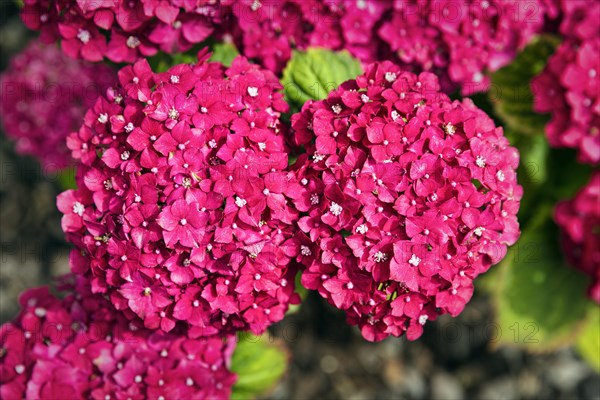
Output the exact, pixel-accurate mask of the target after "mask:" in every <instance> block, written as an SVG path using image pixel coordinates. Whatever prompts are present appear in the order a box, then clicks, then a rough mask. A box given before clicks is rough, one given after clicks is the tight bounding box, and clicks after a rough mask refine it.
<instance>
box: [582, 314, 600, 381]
mask: <svg viewBox="0 0 600 400" xmlns="http://www.w3.org/2000/svg"><path fill="white" fill-rule="evenodd" d="M577 350H578V351H579V354H581V356H582V357H583V358H584V359H585V360H586V361H587V362H588V363H589V364H590V365H591V366H592V367H593V368H594V369H595V370H596V371H598V372H600V307H599V306H598V305H597V304H592V305H591V306H590V310H589V312H588V321H587V324H586V325H585V328H584V330H583V332H581V335H579V338H578V339H577Z"/></svg>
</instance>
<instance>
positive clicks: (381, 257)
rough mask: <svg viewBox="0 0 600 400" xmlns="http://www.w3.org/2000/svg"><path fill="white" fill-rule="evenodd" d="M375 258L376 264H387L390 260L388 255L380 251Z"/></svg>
mask: <svg viewBox="0 0 600 400" xmlns="http://www.w3.org/2000/svg"><path fill="white" fill-rule="evenodd" d="M373 258H374V259H375V262H386V261H387V259H388V256H387V254H385V253H383V252H381V251H378V252H377V253H375V255H374V256H373Z"/></svg>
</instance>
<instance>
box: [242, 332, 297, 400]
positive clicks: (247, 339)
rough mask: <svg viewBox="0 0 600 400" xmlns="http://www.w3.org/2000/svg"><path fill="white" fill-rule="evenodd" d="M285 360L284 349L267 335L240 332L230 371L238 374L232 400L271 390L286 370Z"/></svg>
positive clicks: (243, 399)
mask: <svg viewBox="0 0 600 400" xmlns="http://www.w3.org/2000/svg"><path fill="white" fill-rule="evenodd" d="M287 363H288V355H287V353H286V351H285V350H284V348H283V347H282V345H280V344H279V343H277V342H273V341H272V337H271V336H269V335H268V334H264V335H261V336H254V335H252V334H249V333H244V332H242V333H240V334H239V335H238V344H237V347H236V349H235V352H234V353H233V357H232V360H231V370H232V371H233V372H235V373H236V374H237V375H238V379H237V382H236V383H235V385H234V386H233V391H232V394H231V399H232V400H248V399H253V398H255V397H257V396H258V395H261V394H265V393H266V392H268V391H270V390H271V389H272V388H273V387H274V386H275V384H276V383H277V382H278V381H279V380H280V379H281V377H282V376H283V374H284V373H285V370H286V368H287Z"/></svg>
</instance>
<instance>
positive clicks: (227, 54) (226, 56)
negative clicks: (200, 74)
mask: <svg viewBox="0 0 600 400" xmlns="http://www.w3.org/2000/svg"><path fill="white" fill-rule="evenodd" d="M206 46H208V47H210V50H211V52H212V55H211V57H210V61H215V62H220V63H223V65H225V66H226V67H229V66H230V65H231V62H232V61H233V59H234V58H235V57H236V56H237V55H238V54H239V52H238V51H237V48H236V47H235V46H234V45H233V44H230V43H216V42H215V43H211V42H210V41H205V42H203V43H200V44H198V45H196V46H194V47H193V48H192V49H191V50H188V51H186V52H185V53H175V54H167V53H164V52H162V51H160V52H158V53H157V54H156V55H155V56H152V57H149V58H148V62H149V63H150V67H152V70H153V71H155V72H165V71H167V70H168V69H169V68H171V67H172V66H174V65H177V64H193V63H195V62H197V61H198V51H199V50H200V49H202V48H204V47H206Z"/></svg>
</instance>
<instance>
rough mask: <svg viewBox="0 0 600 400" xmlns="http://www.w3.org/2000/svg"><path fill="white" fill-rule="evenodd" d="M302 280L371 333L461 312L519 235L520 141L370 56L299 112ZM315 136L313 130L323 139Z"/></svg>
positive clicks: (410, 331)
mask: <svg viewBox="0 0 600 400" xmlns="http://www.w3.org/2000/svg"><path fill="white" fill-rule="evenodd" d="M292 128H293V131H294V134H295V140H296V142H297V144H299V145H303V146H305V148H306V149H307V152H306V154H303V155H302V156H300V158H299V159H298V161H297V163H296V164H295V166H294V168H295V173H296V176H297V179H298V180H299V181H300V182H301V184H302V185H303V189H304V191H303V194H302V196H301V197H299V198H298V199H297V200H296V202H295V204H296V207H297V208H298V210H300V211H302V212H303V215H302V216H301V218H300V220H299V222H298V226H299V228H300V230H301V231H302V233H299V234H298V236H297V237H296V241H297V245H298V246H299V248H300V249H301V251H300V254H299V256H298V260H299V261H300V262H302V263H303V264H304V265H305V266H306V270H305V271H304V272H303V275H302V284H303V285H304V286H306V287H307V288H309V289H314V290H318V291H319V293H321V295H322V296H323V297H325V298H326V299H328V300H329V302H330V303H332V304H333V305H335V306H336V307H338V308H340V309H342V310H345V311H346V313H347V317H348V321H349V322H350V323H351V324H356V325H359V326H360V328H361V330H362V334H363V336H364V337H365V338H366V339H368V340H381V339H382V338H384V337H386V336H388V335H395V336H399V335H402V334H403V333H404V332H406V334H407V337H408V338H409V339H415V338H417V337H419V336H420V335H421V333H422V331H423V328H422V327H423V325H424V324H425V323H426V321H428V320H433V319H435V318H436V317H437V316H438V315H440V314H444V313H450V314H452V315H454V316H455V315H457V314H459V313H460V312H461V311H462V309H463V308H464V306H465V304H466V303H467V302H468V301H469V299H470V297H471V295H472V293H473V285H472V281H473V279H474V278H475V277H476V276H477V275H479V274H481V273H483V272H485V271H487V270H488V268H489V267H490V266H491V265H492V264H495V263H497V262H499V261H500V260H501V259H502V258H503V257H504V256H505V254H506V247H507V246H508V245H511V244H513V243H515V242H516V240H517V238H518V237H519V225H518V222H517V218H516V213H517V210H518V208H519V200H520V198H521V195H522V188H521V187H520V186H519V185H517V182H516V174H515V169H516V167H517V165H518V162H519V154H518V152H517V150H516V149H515V148H513V147H510V146H509V143H508V140H507V139H506V138H505V137H504V136H503V133H502V128H497V127H496V126H495V125H494V123H493V121H492V120H491V119H490V118H489V117H488V116H487V115H486V114H485V113H484V112H483V111H481V110H479V109H477V108H476V107H475V106H474V105H473V103H472V102H471V101H469V100H465V101H463V102H459V101H451V100H450V99H449V98H448V97H447V96H446V95H445V94H443V93H441V92H440V89H439V84H438V80H437V78H436V77H435V76H434V75H432V74H429V73H421V74H420V75H414V74H412V73H408V72H402V70H401V69H400V68H399V67H398V66H396V65H395V64H393V63H390V62H383V63H378V64H372V65H370V66H368V67H367V68H366V72H365V73H364V74H363V75H361V76H359V77H357V78H356V80H352V81H348V82H346V83H344V84H342V85H341V86H340V87H339V88H338V89H336V90H334V91H332V92H331V93H330V94H329V96H328V97H327V99H326V100H322V101H317V102H313V101H308V102H307V103H305V105H304V107H303V108H302V111H301V112H300V113H298V114H296V115H294V116H293V117H292ZM315 139H316V140H315Z"/></svg>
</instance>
